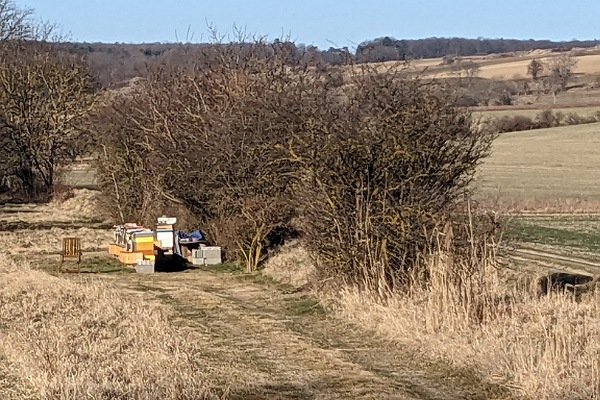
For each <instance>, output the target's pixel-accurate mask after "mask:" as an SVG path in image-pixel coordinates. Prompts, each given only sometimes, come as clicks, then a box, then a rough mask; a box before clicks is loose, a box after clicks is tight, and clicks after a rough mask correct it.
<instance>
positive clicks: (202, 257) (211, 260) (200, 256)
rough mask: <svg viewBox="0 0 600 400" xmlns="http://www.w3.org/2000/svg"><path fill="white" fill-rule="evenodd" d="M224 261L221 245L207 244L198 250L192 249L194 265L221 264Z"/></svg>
mask: <svg viewBox="0 0 600 400" xmlns="http://www.w3.org/2000/svg"><path fill="white" fill-rule="evenodd" d="M222 262H223V260H222V258H221V248H220V247H217V246H205V247H200V248H199V249H198V250H192V264H194V265H219V264H221V263H222Z"/></svg>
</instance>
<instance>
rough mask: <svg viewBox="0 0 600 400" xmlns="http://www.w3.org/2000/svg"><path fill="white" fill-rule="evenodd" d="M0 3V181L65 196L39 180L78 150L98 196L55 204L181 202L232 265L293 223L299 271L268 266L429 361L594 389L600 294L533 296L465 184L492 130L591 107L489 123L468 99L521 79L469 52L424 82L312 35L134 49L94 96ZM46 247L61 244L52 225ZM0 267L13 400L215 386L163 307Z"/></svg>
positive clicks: (556, 78) (558, 392) (493, 101)
mask: <svg viewBox="0 0 600 400" xmlns="http://www.w3.org/2000/svg"><path fill="white" fill-rule="evenodd" d="M0 6H5V8H4V9H5V10H6V9H8V10H9V11H10V12H11V13H12V14H7V15H8V19H7V20H8V21H10V22H11V23H12V24H14V26H15V27H16V28H14V27H12V25H8V26H7V27H8V28H7V30H6V32H7V34H6V35H4V37H2V36H0V52H2V58H1V60H0V89H1V90H0V134H1V136H0V144H1V145H2V147H0V174H1V175H0V178H1V179H0V189H2V190H3V191H6V192H9V193H10V194H13V195H14V194H17V193H19V194H21V195H23V196H24V197H26V198H28V199H30V200H31V199H39V198H43V199H47V198H49V197H50V196H53V197H54V200H53V202H54V203H53V204H54V206H55V210H56V209H60V207H57V206H56V204H58V203H60V204H63V205H64V204H66V203H68V201H69V199H68V196H65V197H63V198H61V193H60V192H56V191H55V189H56V188H57V185H56V176H57V174H58V171H59V170H60V167H62V166H64V165H65V164H68V163H69V162H70V161H72V160H73V159H74V158H76V157H77V156H80V155H82V154H86V153H93V154H94V155H95V156H97V158H98V160H97V168H98V185H99V189H100V191H101V197H102V199H101V202H102V205H103V209H102V210H101V212H98V213H96V212H95V210H94V212H87V211H89V210H86V209H87V207H84V208H79V209H77V210H76V211H74V212H70V213H66V214H65V215H60V218H61V219H65V218H74V214H78V215H79V217H84V216H83V215H82V214H83V213H84V212H85V214H86V215H85V218H86V222H90V221H92V220H96V221H97V215H96V214H98V215H100V214H101V215H103V216H104V215H109V216H110V218H111V219H112V221H114V222H129V221H137V222H141V223H152V222H154V221H155V218H156V216H157V215H161V214H169V215H177V216H178V218H179V225H180V226H182V227H184V228H185V227H186V226H187V227H192V226H193V227H198V226H200V227H203V229H205V230H206V231H207V233H208V235H209V239H211V240H212V241H214V242H216V243H217V244H219V245H221V246H222V247H224V249H225V251H226V255H227V257H228V258H229V260H230V261H239V262H240V263H241V264H242V265H243V266H244V267H245V269H246V271H247V272H255V271H256V270H257V269H259V267H261V266H263V265H264V264H265V261H266V260H268V259H269V256H271V255H272V254H274V253H276V250H277V249H278V248H279V247H280V246H281V244H283V243H284V242H285V241H286V240H287V239H288V238H289V237H290V236H294V237H295V238H299V241H300V242H299V243H300V245H299V246H298V247H297V248H296V250H297V251H298V253H300V254H301V255H302V257H303V258H302V263H307V264H310V265H311V272H310V274H303V273H302V271H300V270H301V268H298V269H297V270H296V271H294V272H293V273H289V271H286V272H288V273H287V274H286V273H283V274H281V273H278V272H277V271H276V269H277V268H276V267H273V262H272V259H271V260H270V261H271V263H270V264H269V274H270V275H271V276H274V277H277V276H286V279H287V280H288V281H289V282H288V283H293V282H295V281H297V280H302V279H304V278H306V277H307V276H309V277H310V278H313V279H315V277H316V279H318V280H320V281H327V282H331V283H332V284H333V286H334V287H335V289H336V292H335V293H336V296H335V297H336V298H335V299H334V300H332V301H331V303H330V304H333V305H334V306H335V307H337V310H338V311H339V312H340V314H341V315H345V316H346V318H348V319H350V320H355V321H359V322H360V321H362V322H366V323H367V324H368V325H369V327H370V328H373V327H374V329H375V330H376V331H378V332H379V333H380V334H382V335H385V336H387V337H388V338H392V339H393V340H397V341H399V342H402V343H404V344H408V345H410V346H412V347H411V348H416V349H418V350H419V351H420V352H421V353H425V354H426V355H427V356H428V357H431V358H433V359H436V358H440V359H443V360H444V361H448V360H451V361H453V362H454V363H455V364H457V365H459V366H461V367H468V368H474V369H477V371H479V375H480V376H479V377H483V378H484V379H485V380H490V381H492V380H494V379H495V378H498V377H500V379H501V384H502V385H504V386H505V387H508V388H511V389H513V391H514V392H515V393H519V394H526V395H529V396H538V397H541V398H546V399H553V398H561V397H568V396H573V395H575V396H578V397H580V398H593V396H596V397H597V396H598V394H599V393H600V382H599V380H598V369H599V368H600V365H599V364H598V360H599V359H600V357H598V344H597V341H596V340H595V339H594V338H596V337H597V335H598V333H600V332H599V331H598V329H599V327H598V324H597V323H596V321H597V319H598V317H599V312H598V307H597V306H596V304H597V295H595V294H591V295H589V297H586V298H585V299H584V300H583V301H582V302H580V303H577V304H574V303H571V302H570V299H569V300H567V299H566V298H564V297H551V298H550V299H544V300H538V299H536V298H534V297H533V296H532V294H533V293H534V290H533V288H532V287H531V286H530V285H528V284H522V282H521V281H519V280H517V281H516V282H515V281H510V283H508V282H509V281H508V280H507V276H505V274H504V273H503V272H504V271H503V270H502V269H501V268H500V264H499V262H498V258H497V254H496V250H497V248H498V242H497V239H498V237H499V235H498V233H499V231H500V230H501V226H500V224H499V222H498V220H497V219H496V217H495V214H494V213H490V214H488V215H487V216H483V215H479V214H478V212H477V210H473V209H472V208H471V207H472V202H471V193H470V190H471V188H472V186H471V183H472V180H473V177H474V174H475V172H476V169H477V167H478V166H479V164H480V163H481V162H482V160H483V159H484V158H485V157H486V156H487V155H488V153H489V152H490V148H491V145H492V142H493V140H494V139H495V137H496V133H498V132H506V131H516V130H525V129H535V128H549V127H555V126H559V125H564V124H571V123H573V124H574V123H584V122H592V119H593V120H594V121H595V120H597V116H593V117H590V118H591V119H590V120H589V121H588V120H587V119H583V118H581V117H579V116H577V115H576V114H570V115H561V114H556V113H553V112H552V111H551V110H545V111H542V112H541V113H540V114H539V115H538V116H537V117H535V118H534V119H531V118H528V117H523V116H516V117H504V118H501V119H498V120H496V121H492V122H491V123H488V125H487V126H486V125H485V124H481V123H478V122H480V121H476V120H474V119H473V118H472V117H471V114H470V113H469V111H468V110H466V109H465V107H470V106H475V105H479V104H483V103H485V104H486V105H497V104H511V103H512V101H513V97H514V96H515V95H518V94H519V90H520V89H519V87H518V85H517V83H512V84H509V83H497V82H492V83H490V82H483V81H482V80H479V79H476V77H475V75H476V74H477V70H478V65H477V64H476V63H473V62H468V61H466V62H463V61H461V60H454V59H452V60H451V59H450V58H446V59H445V60H444V66H443V67H444V68H445V67H448V70H449V71H451V72H453V73H454V72H457V71H458V73H459V79H457V80H451V79H447V80H443V81H442V80H432V79H424V78H423V77H418V76H417V77H415V74H414V70H411V69H410V68H409V66H407V65H404V64H398V65H383V66H372V65H366V64H365V65H358V66H356V65H355V66H346V68H344V69H341V68H339V67H337V66H334V65H333V64H351V61H349V57H347V56H348V51H347V50H344V51H340V52H332V54H329V56H331V57H334V56H335V58H336V60H337V61H336V62H318V61H315V60H314V59H313V56H314V55H315V54H316V52H310V51H308V50H307V52H306V53H303V54H302V57H299V55H298V51H297V47H296V46H295V45H293V44H290V43H288V42H279V41H277V42H274V43H265V42H252V43H251V42H248V41H246V40H245V39H244V38H241V39H240V40H236V41H234V42H231V43H227V44H223V43H218V44H211V45H206V46H200V47H194V51H195V52H197V53H194V54H197V55H199V57H197V58H196V57H187V58H185V59H183V60H178V61H176V62H164V63H156V64H153V65H145V66H144V68H143V70H142V69H140V70H138V71H136V74H138V73H139V75H141V77H140V78H139V79H136V80H135V81H132V82H129V84H128V85H126V86H124V87H122V88H120V89H119V90H112V91H104V92H102V91H99V90H98V89H99V87H98V85H96V83H95V80H94V78H93V77H92V74H91V73H90V71H89V70H88V69H87V67H86V60H83V59H81V58H79V57H78V56H76V55H74V54H71V53H77V52H70V51H69V50H68V46H63V45H61V46H58V45H57V44H56V43H53V42H52V40H50V37H49V36H47V32H46V33H40V31H39V30H36V26H34V25H32V24H31V23H30V22H29V21H28V19H27V17H28V13H27V12H26V11H20V10H19V9H18V8H16V7H15V6H14V4H13V3H12V2H10V1H8V0H4V1H3V0H0ZM6 7H7V8H6ZM2 10H3V8H2V7H0V14H1V13H2ZM0 23H2V19H0ZM9 28H10V29H9ZM2 29H3V27H2V26H1V25H0V33H1V32H3V31H2ZM40 35H42V36H40ZM44 35H46V36H44ZM42 39H43V40H42ZM388 39H389V38H386V39H383V40H382V41H375V42H372V43H367V44H363V45H361V46H359V50H360V52H359V53H360V57H361V58H360V60H359V61H365V62H368V61H372V58H371V57H380V56H377V55H373V54H375V53H376V52H377V51H381V50H382V48H384V50H386V51H388V50H393V51H395V52H396V53H398V54H397V55H396V56H394V57H395V58H394V57H392V59H398V57H397V56H398V55H399V52H400V50H401V49H408V50H410V49H409V47H410V46H409V45H411V43H405V42H398V41H394V40H391V39H389V40H388ZM432 43H433V44H435V43H436V40H432V41H430V42H424V43H419V45H423V46H425V45H427V46H430V45H432ZM453 43H454V44H452V45H451V46H450V44H449V45H448V46H447V47H448V48H454V47H453V46H458V48H460V50H461V52H464V53H467V54H471V53H472V52H473V51H475V52H481V51H484V52H491V51H493V48H494V46H493V45H494V43H486V44H485V45H486V47H484V48H483V50H482V49H481V48H480V49H479V50H478V49H477V46H475V44H476V43H475V44H474V43H472V42H463V41H460V40H455V41H454V42H453ZM414 44H415V43H412V45H414ZM510 45H511V46H516V47H519V46H518V43H517V44H515V43H511V44H510ZM406 46H409V47H406ZM473 46H475V47H474V48H471V47H473ZM190 48H191V47H189V46H181V47H178V48H177V49H178V50H181V51H183V52H185V51H187V50H189V49H190ZM394 49H395V50H394ZM163 50H164V49H156V48H148V49H145V50H144V52H143V56H144V57H159V56H162V55H163V53H164V52H163ZM442 50H443V49H442ZM488 50H489V51H488ZM411 51H414V52H415V54H421V50H418V49H417V48H412V50H411ZM424 51H426V52H427V54H429V53H428V52H429V51H430V50H424ZM440 51H441V50H440ZM333 53H335V54H333ZM372 53H373V54H372ZM307 54H308V55H307ZM178 55H179V56H180V55H181V54H180V53H176V52H174V53H171V56H173V57H175V56H178ZM357 57H358V54H357ZM557 60H558V61H560V60H563V62H564V63H563V65H562V66H563V67H564V65H567V64H568V65H567V67H569V66H570V67H569V68H567V69H568V70H564V68H562V67H561V66H560V65H558V64H557V65H554V66H551V65H549V66H548V67H549V73H550V75H549V77H550V78H551V80H548V82H554V83H553V86H552V85H551V86H548V88H542V89H543V90H540V93H538V94H539V95H542V94H544V90H546V92H547V93H546V94H552V95H554V96H556V94H557V93H558V92H559V91H566V90H567V86H568V85H567V83H568V80H569V79H571V76H572V69H573V66H574V64H572V63H571V64H569V62H572V60H569V59H568V58H567V57H564V58H563V57H561V58H560V60H559V59H558V58H557ZM87 61H88V62H89V60H87ZM558 61H557V62H558ZM530 67H531V68H528V69H527V72H528V73H530V74H531V75H532V79H533V80H534V81H538V80H539V79H541V77H540V74H542V71H543V68H541V67H540V66H539V65H537V64H530ZM561 68H562V69H561ZM460 74H464V77H463V76H461V75H460ZM127 77H129V76H127ZM96 78H97V79H99V80H102V79H103V78H102V77H99V76H97V77H96ZM106 79H108V80H110V79H113V77H109V78H106ZM521 83H522V82H521ZM523 90H524V91H525V92H527V90H528V89H527V88H524V89H523ZM94 197H95V196H94ZM61 200H62V201H61ZM94 203H95V200H94ZM49 213H50V212H49ZM67 214H68V215H67ZM54 218H58V216H57V215H51V216H49V217H48V222H49V223H56V220H55V219H54ZM5 222H6V223H7V224H10V223H11V222H14V221H8V220H7V221H5ZM18 222H22V221H18ZM63 222H64V221H63ZM90 223H91V222H90ZM54 228H56V227H54ZM54 228H53V229H54ZM56 229H58V228H56ZM74 229H75V228H74V227H73V226H71V228H70V231H71V232H73V231H74ZM80 229H86V228H80ZM62 232H63V231H60V233H61V234H62ZM55 233H58V231H55ZM82 234H83V231H82ZM42 235H46V233H43V234H42V233H40V236H42ZM55 236H56V235H55ZM34 237H35V235H29V236H25V235H23V236H19V237H18V238H15V237H12V236H11V237H10V238H9V240H10V242H11V246H10V250H7V252H6V253H7V255H8V256H11V257H12V256H18V255H21V254H23V253H24V252H25V250H24V249H27V248H30V247H32V246H33V243H32V240H34ZM105 237H106V231H102V232H101V233H98V232H94V233H93V234H90V235H89V237H88V240H90V241H93V245H94V246H96V247H98V248H99V247H101V246H102V242H103V240H104V239H105ZM3 238H5V235H4V236H3ZM35 238H36V240H37V237H35ZM40 240H42V239H40ZM43 240H46V239H43ZM45 243H46V245H47V246H52V247H56V246H58V239H57V237H54V238H52V239H51V240H46V242H45ZM96 247H94V249H96ZM298 249H301V250H298ZM37 252H38V255H42V254H43V253H45V254H44V255H47V254H48V253H50V252H51V249H49V248H42V247H41V246H38V247H37ZM284 264H285V263H284ZM284 267H285V265H284ZM0 274H1V275H2V276H3V278H5V279H4V282H5V283H6V285H5V286H3V288H2V289H0V312H1V313H2V315H3V318H2V322H1V325H0V339H2V340H1V341H0V361H2V364H0V372H2V374H3V376H7V377H9V378H10V379H8V378H7V379H4V378H0V389H2V388H3V386H2V385H5V384H6V385H9V384H10V385H11V386H10V388H11V390H12V388H13V387H16V388H17V389H15V390H16V391H14V393H15V394H14V396H16V397H15V398H18V397H19V396H26V395H29V394H32V395H33V393H42V398H48V399H54V398H57V399H58V398H77V397H82V396H87V397H89V398H92V399H96V398H98V399H100V398H112V397H120V398H126V399H137V398H139V399H141V398H167V399H168V398H173V399H175V398H177V399H179V398H204V397H210V395H211V392H210V388H209V387H208V384H207V383H206V382H205V380H204V371H205V368H206V366H205V365H203V363H202V360H201V359H200V356H199V352H198V349H197V347H196V346H197V345H198V344H197V343H195V342H187V341H186V340H185V339H186V337H185V335H184V334H183V332H182V331H180V330H177V329H176V328H175V327H173V326H171V325H170V323H169V320H168V315H169V310H167V309H163V308H160V307H154V306H153V307H150V308H143V307H140V306H139V305H136V304H135V302H133V301H126V300H125V298H123V297H122V296H121V293H120V292H118V291H117V289H115V288H113V287H111V286H101V285H97V284H89V285H88V284H86V283H85V282H82V281H78V282H72V281H69V280H65V279H60V278H54V277H53V278H48V276H47V274H45V273H43V272H41V271H38V270H33V269H32V268H29V266H28V265H27V264H25V265H17V264H16V263H15V262H13V261H11V260H6V261H3V262H2V264H1V265H0ZM178 290H179V289H178ZM181 290H183V289H181ZM179 294H180V293H179ZM328 295H330V293H325V294H321V296H323V297H322V298H327V296H328ZM594 296H596V297H594ZM184 297H185V296H184ZM306 304H309V307H308V308H310V309H312V308H313V307H314V306H316V303H315V302H314V300H313V299H303V300H302V302H301V304H300V306H299V308H301V309H302V310H303V311H302V312H304V311H305V309H306V308H307V307H306ZM232 307H233V306H232ZM319 310H321V309H320V308H319ZM572 310H574V312H573V313H572V312H571V311H572ZM220 311H222V310H219V312H220ZM232 315H234V314H233V313H232ZM573 315H575V317H573ZM4 316H7V317H6V318H4ZM278 323H279V322H278ZM248 324H249V325H248V326H254V325H252V324H254V321H253V322H252V324H250V323H248ZM282 329H283V328H282ZM82 337H84V338H86V339H88V341H82V340H78V339H80V338H82ZM149 348H152V351H149V350H148V349H149ZM422 349H426V350H424V351H423V350H422ZM106 354H110V356H111V357H110V358H107V357H106ZM7 365H9V366H10V368H7V367H6V366H7ZM146 366H147V367H148V368H143V367H146ZM2 369H5V370H8V369H10V371H3V370H2ZM5 372H6V373H5ZM65 377H67V379H65ZM5 381H7V382H8V383H6V382H5ZM14 382H16V384H15V383H14ZM7 393H8V391H7ZM11 393H13V392H11Z"/></svg>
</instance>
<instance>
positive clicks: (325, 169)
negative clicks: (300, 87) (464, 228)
mask: <svg viewBox="0 0 600 400" xmlns="http://www.w3.org/2000/svg"><path fill="white" fill-rule="evenodd" d="M351 86H352V88H353V89H352V90H346V96H347V97H346V98H345V99H344V100H343V101H338V102H333V101H329V102H325V103H324V104H321V105H320V107H319V108H318V109H315V110H314V115H313V116H312V118H311V121H310V125H309V126H306V128H305V129H302V130H300V131H298V132H296V133H295V134H294V135H293V137H294V144H295V145H293V146H291V149H292V152H291V155H292V156H293V158H294V161H295V162H296V163H297V164H298V170H297V172H296V173H297V174H298V179H297V186H296V190H295V201H297V202H298V208H299V210H301V221H302V231H303V232H305V234H306V238H305V242H306V245H307V246H308V248H309V250H310V251H311V252H312V253H313V254H315V255H317V265H318V268H319V271H320V272H321V273H323V274H325V275H327V276H336V277H337V276H342V277H344V278H346V279H347V280H350V281H352V282H354V283H358V284H360V285H363V286H366V287H368V288H369V289H375V290H378V291H379V292H380V293H384V292H385V291H387V290H388V289H390V288H391V289H394V288H396V287H398V286H402V285H403V284H406V283H408V279H407V273H408V272H410V271H412V270H414V269H415V268H416V267H418V266H419V264H420V261H422V257H423V256H425V255H426V254H428V252H429V251H430V250H431V249H432V248H433V247H434V246H435V245H434V243H432V242H431V240H430V238H431V236H430V235H431V233H432V232H433V231H434V230H436V229H442V228H443V226H444V224H446V223H447V222H448V221H449V220H451V219H453V216H454V212H455V211H456V207H457V204H458V202H459V199H460V197H461V196H462V195H463V193H464V191H465V190H466V189H467V186H468V184H469V183H470V181H471V179H472V177H473V173H474V171H475V167H476V166H477V165H478V163H479V161H480V160H481V158H482V157H483V156H485V155H486V154H487V152H488V150H489V147H490V144H491V141H492V138H493V137H492V135H490V134H486V133H483V132H479V131H477V130H475V129H473V128H472V125H473V124H472V121H471V118H470V115H469V114H468V113H466V112H464V111H462V110H460V109H458V108H457V107H455V104H454V102H453V99H451V98H450V97H449V96H447V95H446V94H445V92H444V90H441V89H442V88H440V87H437V86H435V85H427V84H423V83H422V82H420V81H418V80H414V81H407V80H404V79H397V77H396V76H394V75H393V74H377V73H375V72H374V71H372V70H369V69H363V70H361V71H360V72H359V73H357V74H356V75H355V76H354V78H353V80H352V85H351Z"/></svg>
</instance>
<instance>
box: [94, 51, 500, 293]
mask: <svg viewBox="0 0 600 400" xmlns="http://www.w3.org/2000/svg"><path fill="white" fill-rule="evenodd" d="M240 46H245V45H243V44H240ZM258 46H259V45H258ZM258 49H260V46H259V47H258ZM286 58H287V55H286V54H285V53H281V54H276V55H274V56H272V57H270V58H269V59H268V60H266V61H265V60H263V59H262V58H261V57H258V56H256V54H254V53H252V52H249V53H247V54H246V56H244V57H242V58H240V57H239V51H237V50H236V49H235V46H233V45H232V46H230V47H229V48H228V49H227V50H224V51H223V53H222V54H221V55H220V56H219V57H217V58H215V61H214V62H213V63H211V64H210V65H208V66H203V67H202V68H199V67H198V68H191V69H176V70H159V71H157V72H155V73H154V74H153V75H151V76H150V77H149V78H148V79H146V80H145V81H143V82H142V83H140V84H139V86H138V88H137V89H134V92H133V93H125V94H123V95H121V96H119V97H118V98H117V99H116V100H114V102H113V104H109V105H108V106H107V107H106V108H104V110H103V112H102V113H101V115H100V116H99V118H100V121H103V122H101V123H98V124H96V125H97V126H98V127H100V130H101V133H100V134H99V135H98V140H99V146H100V148H101V149H102V150H101V151H100V156H101V157H100V182H101V187H102V188H103V190H104V191H105V193H106V195H107V198H108V199H112V200H113V203H112V204H111V209H113V210H115V211H117V213H116V214H115V217H116V218H119V219H122V220H126V219H131V218H136V219H142V220H144V219H151V218H152V216H154V215H156V214H157V213H161V212H164V211H165V210H166V209H168V208H169V207H174V206H178V207H180V209H182V210H184V211H185V212H186V213H187V215H189V216H193V217H194V218H196V221H195V222H197V223H199V224H200V225H201V226H205V227H208V233H209V234H210V235H211V237H212V238H213V239H214V240H216V241H217V242H219V243H221V244H222V245H224V246H225V247H226V249H227V250H228V252H229V254H230V256H234V257H239V258H243V260H244V262H245V264H246V266H247V268H248V270H254V269H255V268H256V267H257V265H258V264H259V263H260V262H261V260H262V258H263V255H264V253H265V251H266V249H267V248H268V247H269V246H270V245H271V244H272V242H274V241H275V242H276V241H277V240H278V239H277V238H276V236H277V235H278V232H279V233H280V232H285V231H289V230H295V231H302V232H303V234H304V237H305V240H306V241H307V244H308V246H309V248H310V250H311V251H312V252H313V254H314V256H315V257H316V258H317V259H318V261H319V263H320V265H321V267H322V268H321V271H323V272H326V273H327V275H331V276H345V277H347V278H351V279H353V280H358V281H361V282H366V281H368V282H370V283H369V285H376V286H380V285H384V286H385V285H388V284H389V285H392V284H393V282H397V281H399V280H402V277H401V275H402V273H404V272H406V271H408V270H410V269H411V268H413V267H414V266H416V264H417V263H418V261H419V257H420V255H421V254H422V253H424V252H426V251H427V250H428V249H429V246H430V245H431V243H430V241H429V239H430V238H429V235H430V234H431V232H432V231H433V230H435V229H436V228H440V229H441V227H443V225H444V224H446V223H447V222H448V221H450V220H451V219H452V213H453V212H454V211H455V210H456V207H457V203H458V200H459V198H460V197H461V196H462V195H463V193H464V191H465V190H466V189H467V187H468V184H469V182H470V180H471V178H472V176H473V173H474V171H475V167H476V166H477V164H478V162H479V160H480V159H481V158H482V157H483V156H484V155H485V154H486V152H487V150H488V149H489V146H490V144H491V140H492V138H493V135H492V134H489V133H485V132H480V131H477V130H476V129H475V128H473V124H472V122H471V119H470V116H469V114H468V113H467V112H465V111H461V110H460V109H459V108H458V107H456V106H455V105H454V104H453V103H452V96H451V94H449V93H447V92H446V91H445V90H444V87H443V86H441V85H439V84H435V83H424V82H422V81H419V80H418V79H412V78H411V79H409V78H406V76H402V74H401V73H398V72H392V71H389V72H388V73H378V72H376V71H375V70H374V69H370V68H367V67H364V68H360V69H357V70H356V71H355V72H354V73H353V74H352V75H351V76H349V77H348V76H346V77H344V76H343V75H340V74H336V72H335V71H329V70H323V71H321V70H306V69H304V68H301V67H289V66H286V63H285V60H286ZM373 280H376V281H378V283H375V281H373Z"/></svg>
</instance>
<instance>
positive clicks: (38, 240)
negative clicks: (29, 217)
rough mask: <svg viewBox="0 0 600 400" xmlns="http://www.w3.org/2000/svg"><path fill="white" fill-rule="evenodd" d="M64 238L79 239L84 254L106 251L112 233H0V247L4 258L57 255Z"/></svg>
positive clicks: (62, 230)
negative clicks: (28, 255)
mask: <svg viewBox="0 0 600 400" xmlns="http://www.w3.org/2000/svg"><path fill="white" fill-rule="evenodd" d="M64 237H79V238H81V240H82V249H83V251H84V252H89V251H98V250H106V248H107V245H108V243H110V242H111V240H112V233H111V232H110V231H109V230H105V229H90V228H78V229H68V228H50V229H37V230H27V229H19V230H15V231H13V232H6V231H0V246H1V248H2V249H3V255H4V256H7V255H9V256H16V255H27V254H30V255H47V254H58V253H59V252H60V251H61V248H62V239H63V238H64Z"/></svg>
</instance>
